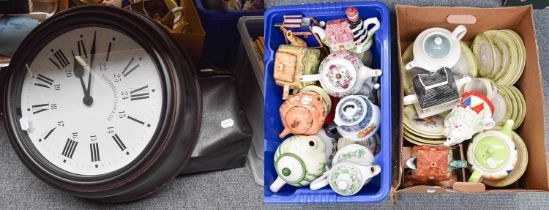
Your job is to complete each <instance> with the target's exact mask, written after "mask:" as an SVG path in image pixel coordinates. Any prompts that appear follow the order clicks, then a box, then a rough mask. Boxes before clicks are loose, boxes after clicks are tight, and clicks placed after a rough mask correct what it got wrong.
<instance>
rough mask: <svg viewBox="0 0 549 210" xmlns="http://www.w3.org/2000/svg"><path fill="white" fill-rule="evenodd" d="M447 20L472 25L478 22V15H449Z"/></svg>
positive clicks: (452, 22) (451, 22)
mask: <svg viewBox="0 0 549 210" xmlns="http://www.w3.org/2000/svg"><path fill="white" fill-rule="evenodd" d="M446 21H448V23H450V24H458V25H459V24H464V25H471V24H475V23H476V22H477V17H475V16H474V15H449V16H448V17H447V18H446Z"/></svg>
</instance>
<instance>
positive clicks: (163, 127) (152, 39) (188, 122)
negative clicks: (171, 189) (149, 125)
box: [3, 6, 202, 202]
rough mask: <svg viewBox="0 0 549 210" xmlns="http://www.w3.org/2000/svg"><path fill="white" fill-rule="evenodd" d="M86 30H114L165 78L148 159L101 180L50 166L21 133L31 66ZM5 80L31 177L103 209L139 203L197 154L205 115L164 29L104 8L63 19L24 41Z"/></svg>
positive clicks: (9, 124) (7, 107)
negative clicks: (64, 37)
mask: <svg viewBox="0 0 549 210" xmlns="http://www.w3.org/2000/svg"><path fill="white" fill-rule="evenodd" d="M89 26H96V27H106V28H111V29H114V30H117V31H119V32H121V33H123V34H126V35H127V36H129V37H131V38H132V39H134V40H135V41H136V42H137V43H139V44H140V45H141V46H142V47H144V49H145V50H146V51H147V52H148V53H149V54H150V55H151V57H153V60H154V61H155V64H156V65H157V67H158V69H159V71H160V72H159V75H160V77H161V80H162V86H163V96H164V101H163V108H162V114H161V118H160V121H159V126H158V128H157V129H156V131H155V134H154V136H153V138H152V140H151V142H150V143H149V144H148V145H147V147H146V148H145V149H144V151H143V152H142V153H141V154H140V155H139V156H138V157H137V158H136V159H135V160H134V161H133V162H131V163H130V164H128V165H127V166H126V167H124V168H122V169H119V170H116V171H114V172H111V173H108V174H103V175H99V176H81V175H77V174H71V173H68V172H66V171H63V170H61V169H60V168H58V167H56V166H54V165H53V164H51V163H49V162H48V161H47V160H46V159H45V158H44V157H43V156H42V155H40V154H39V153H38V151H37V150H36V148H35V147H34V146H33V144H32V142H31V140H30V138H29V137H28V136H27V135H26V134H25V132H24V131H22V130H21V127H20V125H19V118H20V117H21V110H20V107H19V106H20V95H21V89H22V84H23V81H24V77H25V75H26V72H27V71H26V68H25V65H26V64H27V62H29V61H31V60H32V59H33V58H34V57H35V56H36V55H37V54H38V52H39V51H40V50H41V49H42V48H43V47H44V46H45V45H46V44H47V43H48V42H50V41H51V40H53V39H54V38H55V37H57V36H58V35H60V34H62V33H64V32H67V31H70V30H73V29H76V28H80V27H89ZM6 74H7V75H6V79H5V81H4V82H5V84H4V85H5V86H4V93H3V94H4V96H3V99H4V100H3V115H4V122H5V127H6V130H7V133H8V135H9V139H10V141H11V144H12V146H13V147H14V149H15V151H16V153H17V154H18V156H19V157H20V159H21V160H22V161H23V163H24V164H25V166H26V167H27V168H28V169H29V170H30V171H32V173H34V174H35V175H36V176H37V177H39V178H40V179H41V180H43V181H44V182H46V183H47V184H49V185H51V186H53V187H56V188H58V189H60V190H62V191H65V192H68V193H71V194H73V195H75V196H79V197H84V198H89V199H93V200H97V201H102V202H127V201H132V200H137V199H140V198H143V197H145V196H147V195H149V194H151V193H153V192H155V191H157V190H158V189H160V187H162V186H163V185H165V184H166V183H167V182H168V181H170V180H171V179H173V178H174V177H175V176H176V175H177V174H178V173H179V171H180V170H181V169H182V168H183V167H184V166H185V164H186V162H187V161H188V159H189V157H190V156H191V153H192V151H193V149H194V147H195V144H196V141H197V138H198V134H199V130H200V120H201V111H202V108H201V107H202V100H201V96H200V87H199V85H198V81H197V75H196V74H197V73H196V71H195V68H194V66H193V64H192V62H190V59H189V56H187V54H185V52H183V51H182V50H181V49H180V48H179V45H178V44H177V43H176V42H175V41H174V40H173V39H172V38H171V37H170V36H169V33H168V32H167V31H166V30H165V29H163V28H162V27H161V26H160V25H158V24H157V23H155V22H154V21H153V20H151V19H149V18H147V17H145V16H143V15H140V14H138V13H135V12H130V11H126V10H122V9H118V8H114V7H106V6H81V7H76V8H73V9H69V10H66V11H64V12H61V13H59V14H57V15H56V16H54V17H52V18H50V19H48V20H46V21H44V22H43V23H42V24H40V25H39V26H38V27H37V28H36V29H35V30H34V31H33V32H32V33H31V34H29V35H28V36H27V37H26V39H25V40H24V41H23V43H22V44H21V46H20V47H19V49H18V50H17V52H16V53H15V55H14V56H13V59H12V61H11V64H10V66H9V67H8V69H7V72H6Z"/></svg>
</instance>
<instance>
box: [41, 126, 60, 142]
mask: <svg viewBox="0 0 549 210" xmlns="http://www.w3.org/2000/svg"><path fill="white" fill-rule="evenodd" d="M56 128H57V127H54V128H53V129H51V130H50V131H48V133H46V135H45V136H44V138H41V139H38V141H39V142H41V141H42V140H46V139H48V137H50V135H51V133H53V131H55V129H56Z"/></svg>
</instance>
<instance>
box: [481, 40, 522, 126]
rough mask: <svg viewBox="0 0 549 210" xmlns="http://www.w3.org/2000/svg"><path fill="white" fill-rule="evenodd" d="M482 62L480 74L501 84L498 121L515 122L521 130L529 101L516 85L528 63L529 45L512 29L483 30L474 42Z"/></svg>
mask: <svg viewBox="0 0 549 210" xmlns="http://www.w3.org/2000/svg"><path fill="white" fill-rule="evenodd" d="M472 48H473V53H474V54H475V57H476V58H477V60H478V63H479V75H480V76H481V77H484V78H488V79H491V80H492V81H494V82H495V83H496V85H497V89H498V91H497V95H496V96H495V97H494V98H493V99H492V102H493V103H494V106H495V113H494V116H493V118H494V121H496V124H497V125H500V126H501V125H503V124H504V123H505V122H506V121H507V120H509V119H511V120H514V121H515V124H514V126H513V129H517V128H518V127H519V126H520V125H521V124H522V122H523V121H524V117H525V115H526V102H525V100H524V96H523V95H522V93H521V92H520V90H519V89H518V88H516V87H515V86H513V85H514V84H515V83H516V82H517V81H518V80H519V78H520V77H521V75H522V72H523V71H524V65H525V63H526V56H525V55H526V48H525V46H524V42H523V41H522V38H521V37H520V36H519V35H518V34H517V33H516V32H514V31H512V30H489V31H485V32H483V33H479V34H478V35H477V36H476V37H475V39H474V41H473V44H472Z"/></svg>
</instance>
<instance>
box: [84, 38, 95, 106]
mask: <svg viewBox="0 0 549 210" xmlns="http://www.w3.org/2000/svg"><path fill="white" fill-rule="evenodd" d="M96 35H97V32H93V43H92V47H91V50H90V72H89V74H88V90H87V94H86V96H87V97H90V98H91V94H90V89H91V78H92V69H93V61H94V60H95V59H94V58H95V37H96ZM86 96H85V97H86ZM84 100H85V99H84ZM92 101H93V99H92Z"/></svg>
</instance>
